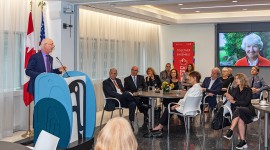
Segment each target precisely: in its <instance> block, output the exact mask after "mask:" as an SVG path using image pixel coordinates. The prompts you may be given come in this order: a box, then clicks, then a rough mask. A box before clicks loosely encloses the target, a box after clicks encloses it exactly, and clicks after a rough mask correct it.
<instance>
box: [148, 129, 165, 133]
mask: <svg viewBox="0 0 270 150" xmlns="http://www.w3.org/2000/svg"><path fill="white" fill-rule="evenodd" d="M149 131H150V132H152V133H156V132H161V133H162V132H163V128H161V129H158V130H153V129H149Z"/></svg>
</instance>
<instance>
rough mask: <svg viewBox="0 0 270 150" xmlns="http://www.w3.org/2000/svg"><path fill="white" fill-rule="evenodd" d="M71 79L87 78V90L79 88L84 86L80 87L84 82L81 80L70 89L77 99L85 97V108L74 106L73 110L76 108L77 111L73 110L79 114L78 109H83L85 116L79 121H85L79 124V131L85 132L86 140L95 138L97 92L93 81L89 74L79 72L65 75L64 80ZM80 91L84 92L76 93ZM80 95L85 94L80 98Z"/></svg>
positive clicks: (70, 86) (75, 82)
mask: <svg viewBox="0 0 270 150" xmlns="http://www.w3.org/2000/svg"><path fill="white" fill-rule="evenodd" d="M68 76H70V77H76V76H85V83H84V84H83V85H85V89H84V88H79V87H83V86H78V85H79V84H80V83H81V82H82V81H81V80H76V81H73V82H72V83H70V84H69V85H68V86H69V89H70V92H71V93H74V94H75V97H76V99H78V97H84V100H83V102H85V103H84V108H80V107H76V106H74V105H73V108H74V107H75V108H76V109H73V112H79V110H78V109H83V110H84V111H83V112H84V114H83V115H81V116H83V117H82V118H81V119H78V118H77V121H80V120H83V122H82V123H80V122H78V129H79V130H84V131H81V132H82V133H84V135H83V137H84V138H92V137H93V136H94V131H95V125H96V95H95V90H94V86H93V83H92V81H91V80H90V78H89V77H88V75H87V74H85V73H83V72H79V71H69V72H68V75H67V73H66V74H64V75H63V77H64V78H68ZM78 89H80V90H83V92H76V91H78ZM80 93H85V95H84V96H79V95H80Z"/></svg>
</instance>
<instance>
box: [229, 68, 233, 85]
mask: <svg viewBox="0 0 270 150" xmlns="http://www.w3.org/2000/svg"><path fill="white" fill-rule="evenodd" d="M228 71H229V76H228V77H229V78H230V79H231V83H233V81H234V76H233V74H232V73H233V69H232V68H228Z"/></svg>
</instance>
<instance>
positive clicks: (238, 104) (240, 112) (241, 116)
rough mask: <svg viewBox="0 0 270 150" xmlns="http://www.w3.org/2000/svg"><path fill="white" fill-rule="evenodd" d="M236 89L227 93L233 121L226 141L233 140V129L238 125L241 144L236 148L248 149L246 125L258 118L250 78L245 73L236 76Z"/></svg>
mask: <svg viewBox="0 0 270 150" xmlns="http://www.w3.org/2000/svg"><path fill="white" fill-rule="evenodd" d="M234 83H235V86H236V87H235V88H233V89H232V90H230V91H229V93H225V95H226V98H227V100H228V101H230V102H231V104H232V111H233V116H232V118H233V120H232V124H231V127H230V129H228V131H227V133H226V135H225V136H224V137H225V138H226V139H231V138H232V135H233V129H234V127H235V126H236V125H237V127H238V131H239V136H240V142H239V143H238V145H237V146H236V148H237V149H243V148H247V143H246V140H245V137H246V136H245V130H246V129H245V124H249V123H251V122H252V119H253V118H254V117H255V116H256V113H255V109H254V107H253V106H252V104H251V98H252V90H251V88H250V87H249V83H248V78H247V76H246V75H245V74H243V73H238V74H236V76H235V81H234Z"/></svg>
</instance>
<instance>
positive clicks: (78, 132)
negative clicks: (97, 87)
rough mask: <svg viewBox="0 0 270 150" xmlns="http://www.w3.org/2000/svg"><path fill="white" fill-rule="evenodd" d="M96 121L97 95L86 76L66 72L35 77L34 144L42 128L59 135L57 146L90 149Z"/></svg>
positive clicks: (80, 73)
mask: <svg viewBox="0 0 270 150" xmlns="http://www.w3.org/2000/svg"><path fill="white" fill-rule="evenodd" d="M95 124H96V96H95V92H94V87H93V84H92V82H91V80H90V78H89V77H88V75H86V74H85V73H82V72H78V71H69V72H68V73H66V74H64V75H63V77H61V76H59V75H57V74H54V73H42V74H40V75H39V76H38V77H37V78H36V80H35V106H34V130H35V132H34V143H35V142H36V140H37V138H38V135H39V133H40V132H41V130H45V131H47V132H49V133H51V134H53V135H55V136H57V137H59V138H60V141H59V143H58V148H59V149H80V150H84V149H90V148H89V146H91V145H89V144H86V143H87V142H88V143H92V145H93V141H94V140H93V136H94V130H95ZM90 141H91V142H90ZM74 143H75V144H74ZM74 147H75V148H74Z"/></svg>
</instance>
